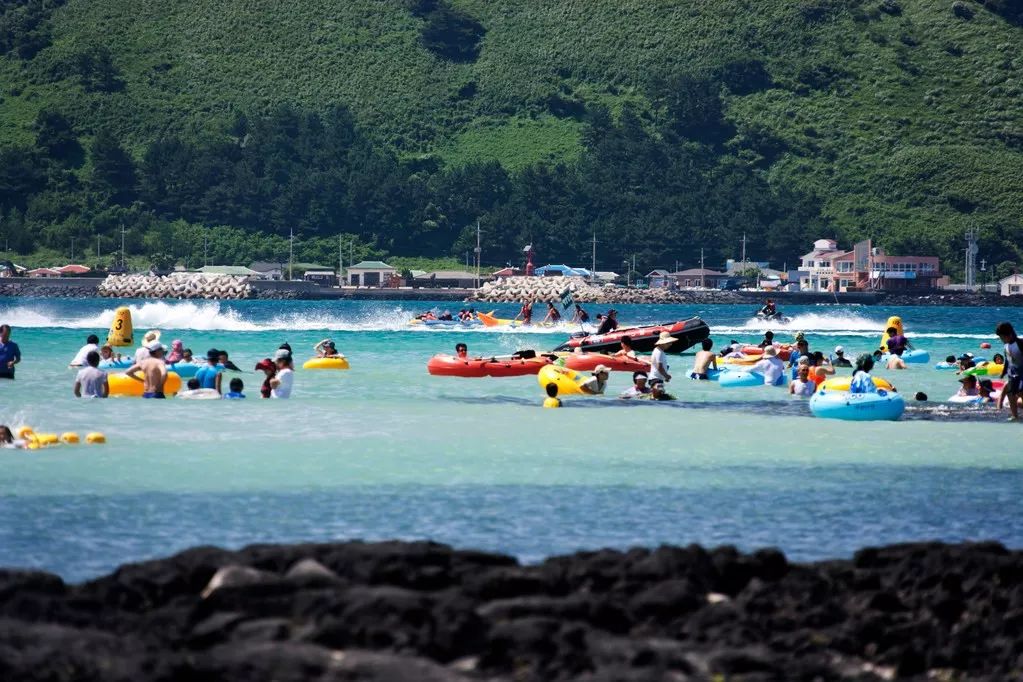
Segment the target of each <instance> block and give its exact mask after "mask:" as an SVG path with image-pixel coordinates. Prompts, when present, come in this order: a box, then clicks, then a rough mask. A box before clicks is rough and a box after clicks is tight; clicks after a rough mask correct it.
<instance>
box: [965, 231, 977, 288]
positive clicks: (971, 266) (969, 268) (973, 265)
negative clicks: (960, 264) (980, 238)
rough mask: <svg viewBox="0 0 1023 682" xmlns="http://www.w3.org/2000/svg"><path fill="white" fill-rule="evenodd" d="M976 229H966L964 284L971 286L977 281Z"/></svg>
mask: <svg viewBox="0 0 1023 682" xmlns="http://www.w3.org/2000/svg"><path fill="white" fill-rule="evenodd" d="M978 250H979V249H978V248H977V231H976V230H973V229H970V230H967V231H966V286H967V287H969V288H971V289H972V288H973V287H974V286H975V285H976V283H977V251H978Z"/></svg>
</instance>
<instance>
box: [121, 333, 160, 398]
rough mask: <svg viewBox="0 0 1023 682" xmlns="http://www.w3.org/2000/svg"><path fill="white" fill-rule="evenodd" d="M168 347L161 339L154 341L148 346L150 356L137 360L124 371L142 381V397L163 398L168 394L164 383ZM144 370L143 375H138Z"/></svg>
mask: <svg viewBox="0 0 1023 682" xmlns="http://www.w3.org/2000/svg"><path fill="white" fill-rule="evenodd" d="M166 350H167V349H166V348H165V347H164V345H163V344H162V343H160V342H159V341H154V342H152V343H150V344H149V346H148V347H147V348H146V351H148V353H149V356H148V357H146V358H145V359H144V360H143V361H142V362H137V363H135V364H134V365H132V366H131V367H129V368H128V369H126V370H125V371H124V374H125V376H129V377H131V378H132V379H134V380H135V381H141V382H142V397H143V398H157V399H163V398H166V397H167V396H165V395H164V393H163V387H164V384H166V383H167V363H166V362H164V354H165V353H166ZM138 372H142V377H141V378H140V377H139V376H138V374H137V373H138Z"/></svg>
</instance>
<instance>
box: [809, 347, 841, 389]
mask: <svg viewBox="0 0 1023 682" xmlns="http://www.w3.org/2000/svg"><path fill="white" fill-rule="evenodd" d="M809 357H810V364H809V366H810V378H811V379H813V382H814V383H815V384H817V385H818V386H820V385H821V384H823V383H824V381H825V380H826V379H827V378H828V377H829V376H833V375H834V374H835V368H834V367H832V366H831V364H830V363H828V359H827V358H825V357H824V353H822V352H820V351H819V350H816V351H814V352H813V353H810V356H809Z"/></svg>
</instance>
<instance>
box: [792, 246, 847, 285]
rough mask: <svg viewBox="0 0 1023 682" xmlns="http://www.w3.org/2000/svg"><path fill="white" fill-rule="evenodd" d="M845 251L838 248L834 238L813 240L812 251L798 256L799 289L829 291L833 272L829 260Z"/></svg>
mask: <svg viewBox="0 0 1023 682" xmlns="http://www.w3.org/2000/svg"><path fill="white" fill-rule="evenodd" d="M845 253H846V252H845V251H842V250H841V249H839V248H838V242H836V241H835V240H834V239H818V240H817V241H815V242H814V243H813V251H811V252H810V253H805V254H803V255H802V256H801V257H800V262H799V270H800V273H801V274H800V276H799V289H800V291H829V290H830V289H829V286H831V285H832V281H833V278H832V275H834V274H835V269H834V266H833V265H832V263H831V260H832V259H833V258H835V257H836V256H841V255H843V254H845Z"/></svg>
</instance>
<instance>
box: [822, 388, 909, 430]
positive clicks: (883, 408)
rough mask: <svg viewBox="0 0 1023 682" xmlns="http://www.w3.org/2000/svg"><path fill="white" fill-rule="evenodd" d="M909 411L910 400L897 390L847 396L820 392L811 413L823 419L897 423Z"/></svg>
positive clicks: (841, 392)
mask: <svg viewBox="0 0 1023 682" xmlns="http://www.w3.org/2000/svg"><path fill="white" fill-rule="evenodd" d="M905 410H906V401H905V400H904V399H903V397H902V396H901V395H899V394H898V393H895V392H894V391H878V392H877V393H847V392H845V391H829V390H827V389H820V390H818V391H817V392H816V393H814V394H813V396H812V397H811V398H810V412H811V413H812V414H813V416H815V417H820V418H821V419H844V420H845V421H854V422H866V421H895V420H896V419H898V418H899V417H901V416H902V413H903V412H905Z"/></svg>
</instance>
